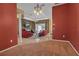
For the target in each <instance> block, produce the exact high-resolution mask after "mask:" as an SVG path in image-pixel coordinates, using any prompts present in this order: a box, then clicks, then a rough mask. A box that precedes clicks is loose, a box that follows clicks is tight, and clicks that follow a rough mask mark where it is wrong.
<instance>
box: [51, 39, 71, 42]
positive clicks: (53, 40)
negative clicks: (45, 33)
mask: <svg viewBox="0 0 79 59" xmlns="http://www.w3.org/2000/svg"><path fill="white" fill-rule="evenodd" d="M53 41H59V42H69V41H66V40H57V39H53Z"/></svg>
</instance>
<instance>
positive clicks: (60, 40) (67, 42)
mask: <svg viewBox="0 0 79 59" xmlns="http://www.w3.org/2000/svg"><path fill="white" fill-rule="evenodd" d="M53 41H60V42H67V43H69V44H70V46H71V47H72V49H74V51H75V52H76V53H77V54H78V55H79V53H78V51H77V50H76V48H75V47H74V46H73V45H72V44H71V42H70V41H66V40H57V39H54V40H53Z"/></svg>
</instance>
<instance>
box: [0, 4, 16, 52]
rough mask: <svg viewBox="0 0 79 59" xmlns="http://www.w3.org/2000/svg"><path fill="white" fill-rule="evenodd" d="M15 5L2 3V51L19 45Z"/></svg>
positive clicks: (0, 5)
mask: <svg viewBox="0 0 79 59" xmlns="http://www.w3.org/2000/svg"><path fill="white" fill-rule="evenodd" d="M16 20H17V18H16V4H15V3H0V51H1V50H3V49H6V48H9V47H11V46H14V45H16V44H17V21H16Z"/></svg>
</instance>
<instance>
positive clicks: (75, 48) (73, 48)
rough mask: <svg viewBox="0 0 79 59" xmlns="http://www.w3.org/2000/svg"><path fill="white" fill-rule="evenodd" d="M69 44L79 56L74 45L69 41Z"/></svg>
mask: <svg viewBox="0 0 79 59" xmlns="http://www.w3.org/2000/svg"><path fill="white" fill-rule="evenodd" d="M68 43H69V44H70V45H71V47H72V48H73V49H74V51H75V52H76V53H77V54H78V55H79V53H78V51H77V50H76V48H75V47H74V46H73V45H72V43H71V42H70V41H69V42H68Z"/></svg>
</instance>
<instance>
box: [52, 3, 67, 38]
mask: <svg viewBox="0 0 79 59" xmlns="http://www.w3.org/2000/svg"><path fill="white" fill-rule="evenodd" d="M52 10H53V24H55V25H54V26H53V28H55V29H53V34H54V35H53V38H54V39H61V40H63V39H66V24H67V23H66V20H67V12H68V11H67V5H66V4H65V5H63V6H62V5H61V6H56V7H53V8H52ZM63 35H65V37H63Z"/></svg>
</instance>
